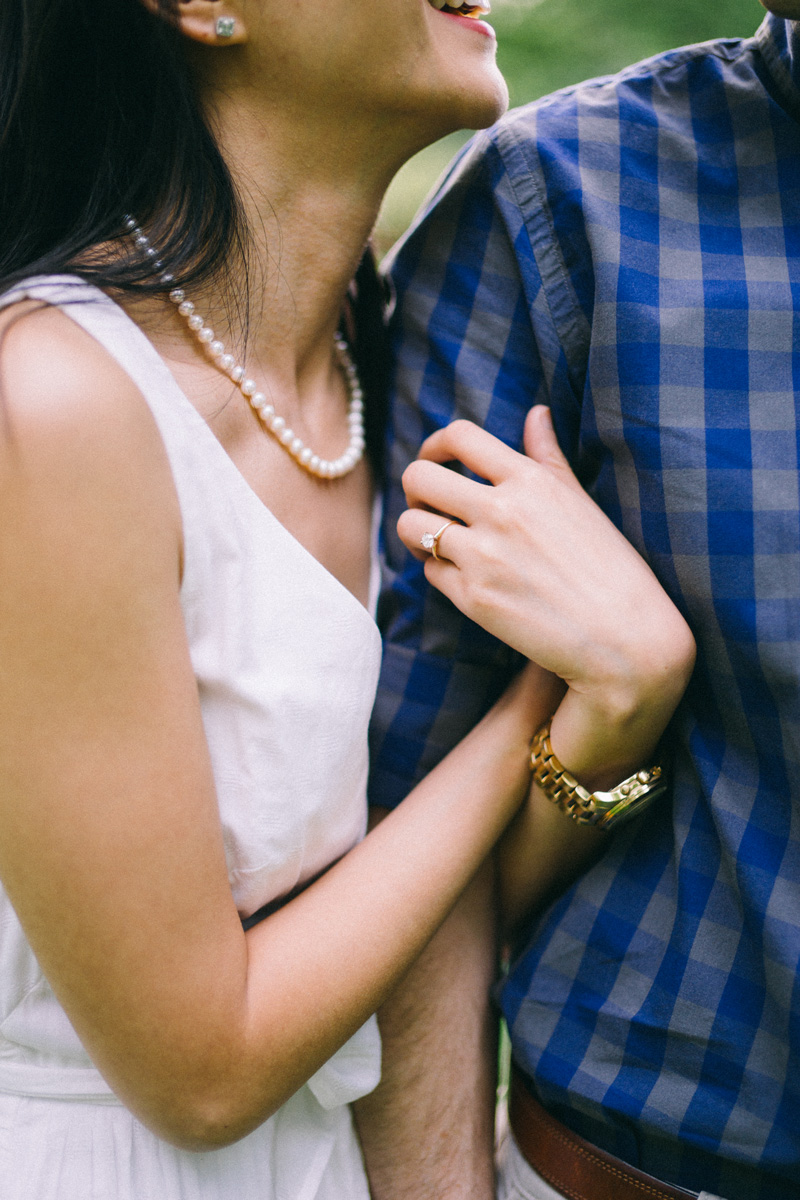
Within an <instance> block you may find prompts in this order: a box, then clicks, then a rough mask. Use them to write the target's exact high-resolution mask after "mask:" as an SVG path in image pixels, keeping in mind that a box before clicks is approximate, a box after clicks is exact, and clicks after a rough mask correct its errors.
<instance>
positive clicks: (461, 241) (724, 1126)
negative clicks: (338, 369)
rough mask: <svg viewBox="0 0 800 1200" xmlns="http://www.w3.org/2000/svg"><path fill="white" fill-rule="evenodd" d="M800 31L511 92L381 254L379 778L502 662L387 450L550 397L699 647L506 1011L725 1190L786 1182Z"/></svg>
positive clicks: (678, 1169) (797, 950) (797, 1046)
mask: <svg viewBox="0 0 800 1200" xmlns="http://www.w3.org/2000/svg"><path fill="white" fill-rule="evenodd" d="M798 55H800V37H798V35H797V32H796V30H794V27H793V26H792V25H791V24H790V23H788V22H784V21H783V20H779V19H777V18H775V17H768V18H767V20H766V21H765V23H764V25H763V26H762V27H761V29H760V30H759V32H758V34H757V35H756V37H755V39H753V40H746V41H739V40H737V41H721V42H714V43H708V44H705V45H702V46H693V47H689V48H688V49H683V50H678V51H675V52H673V53H669V54H666V55H662V56H660V57H658V58H655V59H652V60H650V61H648V62H645V63H643V64H641V65H639V66H636V67H633V68H631V69H629V70H626V71H624V72H622V74H620V75H618V76H616V77H614V78H607V79H600V80H594V81H590V82H589V83H586V84H583V85H581V86H579V87H576V88H571V89H568V90H566V91H563V92H560V93H558V94H556V95H555V96H552V97H550V98H548V99H546V100H543V101H541V102H538V103H536V104H534V105H532V106H529V107H528V108H525V109H522V110H520V111H518V112H516V113H512V114H510V115H509V116H508V117H507V118H505V119H504V120H502V121H501V122H500V124H499V125H498V126H496V127H495V128H494V129H493V130H491V131H490V132H489V133H488V134H485V135H479V136H478V138H477V139H476V140H475V141H474V142H473V144H472V146H471V148H469V149H468V150H467V151H466V152H465V153H464V154H462V156H461V158H460V160H459V161H458V162H457V164H456V165H455V167H454V168H453V169H452V170H451V173H450V175H449V177H448V178H447V179H446V181H445V183H444V185H443V186H442V188H441V190H440V192H439V194H438V196H437V197H436V199H435V203H434V205H433V206H432V207H431V208H430V209H429V211H428V212H427V214H426V215H425V216H424V217H423V219H422V220H421V221H420V222H419V223H418V224H417V225H416V227H415V228H414V229H413V230H412V232H411V235H410V237H409V238H408V239H407V240H406V242H405V245H404V247H403V248H402V250H401V252H400V254H399V256H398V257H397V259H396V261H395V262H394V263H393V267H392V275H393V279H394V284H395V287H396V289H397V310H396V315H395V318H394V337H395V341H396V349H397V355H398V363H399V367H398V371H399V381H398V387H397V393H398V394H397V397H396V408H395V413H394V417H393V447H392V456H393V457H392V465H391V473H392V479H393V485H392V487H391V489H390V495H389V500H388V512H387V521H386V528H385V538H386V550H387V559H388V574H389V586H388V589H387V592H386V593H385V594H384V597H383V600H382V606H381V607H382V613H381V616H382V621H383V625H384V629H385V633H386V638H387V649H386V658H385V664H384V670H383V676H382V684H381V688H380V692H379V700H378V707H377V710H376V717H375V726H374V750H375V760H374V761H375V765H374V774H373V780H372V798H373V800H374V801H375V802H376V803H379V804H393V803H396V802H397V801H398V800H400V799H401V798H402V797H403V795H405V793H406V792H407V791H408V789H409V787H410V785H411V784H412V782H413V781H415V780H416V779H417V778H419V777H420V775H422V774H423V773H424V772H425V771H426V770H428V769H430V767H431V766H432V765H433V764H434V763H435V762H436V761H437V760H438V759H439V758H440V757H441V756H442V754H443V753H445V751H446V750H447V749H448V748H449V747H450V746H451V745H452V744H453V743H454V742H455V741H456V740H457V739H458V738H459V736H461V734H462V733H463V732H464V731H465V730H466V729H467V728H468V727H469V726H471V725H472V724H473V723H474V721H475V719H476V717H477V716H478V715H479V713H480V712H482V711H483V710H484V709H485V708H486V706H487V705H488V704H489V702H490V700H491V699H492V698H493V697H494V696H495V695H496V694H497V693H498V692H499V691H500V690H501V689H502V687H503V685H504V683H505V682H506V681H507V679H508V677H509V674H510V673H511V672H512V671H513V670H514V669H515V662H514V656H513V655H512V654H510V653H509V652H508V651H506V650H505V649H504V648H503V647H500V646H499V645H497V644H496V643H495V642H494V641H493V640H492V639H491V638H489V637H488V636H487V635H485V634H483V633H482V632H481V631H479V630H477V629H476V627H475V626H473V625H471V624H470V623H469V622H467V621H466V620H465V619H464V618H463V617H461V616H460V614H458V613H457V612H456V611H455V609H453V608H452V607H451V606H450V605H449V604H448V602H446V601H445V600H443V599H442V597H440V596H439V595H438V594H436V593H435V592H433V591H431V590H430V589H428V588H427V587H426V585H425V582H424V578H423V575H422V571H421V568H420V566H419V564H418V563H417V562H415V561H414V560H413V559H412V558H411V557H410V556H409V555H407V554H406V553H405V552H404V550H403V547H402V546H401V544H400V543H399V541H398V539H397V537H396V535H395V533H394V523H395V521H396V518H397V515H398V513H399V512H400V511H401V509H402V508H403V497H402V493H401V490H400V488H399V483H398V481H399V476H400V473H401V471H402V469H403V467H404V465H405V464H406V463H407V462H408V461H409V460H410V459H411V458H413V457H414V455H415V453H416V451H417V448H418V446H419V444H420V442H421V441H422V439H423V438H424V437H425V436H426V435H427V434H428V433H430V432H431V431H432V430H433V429H435V428H437V427H438V426H441V425H443V424H446V423H447V422H449V421H450V420H451V419H452V418H453V417H454V416H466V417H469V418H472V419H473V420H475V421H478V422H480V423H481V424H483V425H485V426H486V428H487V429H489V430H490V431H491V432H492V433H494V434H496V435H497V436H499V437H501V438H504V439H505V440H506V441H508V442H509V443H511V444H512V445H514V446H517V447H518V446H520V444H521V439H522V424H523V419H524V416H525V414H526V412H527V411H528V409H529V408H530V407H531V405H532V404H535V403H540V402H542V401H544V402H545V403H548V404H550V405H551V407H552V410H553V414H554V419H555V423H556V428H557V431H558V433H559V437H560V440H561V443H562V446H563V447H564V448H565V450H566V451H567V453H568V454H569V456H570V458H571V461H572V462H573V464H574V466H575V468H576V470H577V472H578V474H579V476H580V478H581V479H582V481H583V482H584V484H585V485H586V486H587V487H588V488H589V490H590V491H591V494H592V495H593V496H594V497H595V498H596V499H597V501H598V503H599V504H600V505H601V506H602V507H603V508H604V509H605V511H606V512H607V513H609V514H610V516H611V517H612V519H613V520H614V521H615V522H616V523H617V524H618V525H619V527H620V528H621V529H622V530H623V531H624V533H625V534H626V535H627V537H628V538H629V539H630V541H631V542H632V543H633V544H634V546H636V547H637V549H638V550H639V551H640V552H641V553H642V554H643V555H644V556H645V557H646V558H647V560H648V562H649V563H650V564H651V565H652V567H653V569H654V571H655V572H656V574H657V575H658V577H659V579H660V580H661V582H662V584H663V586H664V587H665V588H666V589H667V591H668V592H669V593H670V595H671V596H672V597H673V599H674V600H675V602H676V603H677V604H678V606H679V607H680V608H681V610H682V611H683V612H684V614H685V615H686V617H687V618H688V620H689V623H690V625H691V627H692V629H693V630H694V632H695V634H696V636H697V640H698V644H699V661H698V665H697V669H696V671H695V674H694V677H693V680H692V683H691V685H690V688H689V691H688V693H687V695H686V697H685V700H684V702H683V703H682V705H681V707H680V709H679V711H678V714H677V716H676V719H675V721H674V722H673V727H672V737H673V741H674V788H673V800H672V803H671V804H665V805H664V806H663V807H661V808H660V809H657V810H652V809H651V810H650V811H649V812H648V813H647V814H646V815H645V816H644V817H643V818H642V819H640V820H638V821H636V822H634V823H633V826H632V827H629V828H627V829H625V830H623V831H622V832H621V833H620V834H618V835H617V836H616V837H615V838H614V839H613V840H612V841H611V842H610V844H609V847H608V849H607V851H606V852H605V854H604V856H603V857H602V859H601V860H600V861H599V863H598V864H597V865H596V866H595V867H594V868H593V869H592V870H591V871H590V872H589V873H588V875H586V876H585V878H584V879H583V880H582V881H580V882H579V883H578V884H577V885H575V886H574V887H573V888H572V889H571V890H570V891H569V892H568V893H567V894H566V895H565V896H564V897H562V898H561V899H560V900H559V901H558V902H556V904H555V905H554V906H553V907H552V908H551V909H550V910H549V911H547V912H546V913H545V914H544V916H543V917H542V918H541V919H540V921H539V923H538V925H537V926H536V928H535V929H531V930H530V938H529V940H528V942H527V944H526V945H525V946H523V947H522V949H521V953H520V954H519V957H518V958H517V959H516V961H515V963H514V965H513V967H512V970H511V974H510V976H509V979H508V982H507V984H506V985H505V987H504V988H503V992H502V1004H503V1009H504V1011H505V1014H506V1017H507V1019H508V1022H509V1026H510V1029H511V1035H512V1042H513V1048H514V1056H515V1060H516V1062H517V1063H518V1064H519V1066H520V1067H521V1068H522V1069H523V1071H524V1072H525V1073H526V1074H527V1075H528V1076H529V1078H530V1079H532V1080H533V1081H534V1082H535V1086H536V1088H537V1090H538V1092H539V1094H540V1096H541V1097H542V1099H543V1100H544V1102H545V1103H546V1105H547V1106H548V1107H549V1108H550V1109H551V1111H553V1112H554V1113H555V1114H556V1115H557V1116H558V1117H560V1118H561V1119H562V1120H563V1121H564V1122H566V1123H567V1124H568V1125H570V1126H571V1127H572V1128H573V1129H575V1130H576V1131H578V1132H579V1133H581V1134H583V1135H584V1136H585V1137H587V1138H589V1139H590V1140H591V1141H592V1142H594V1143H595V1144H597V1145H599V1146H602V1147H604V1148H605V1149H607V1150H608V1151H610V1152H611V1153H614V1154H616V1155H618V1156H620V1157H622V1158H624V1159H626V1160H627V1161H628V1162H631V1163H633V1164H635V1165H638V1166H639V1167H640V1168H641V1169H643V1170H645V1171H647V1172H649V1173H651V1174H653V1175H656V1176H658V1177H660V1178H662V1179H665V1180H669V1181H672V1182H673V1183H676V1184H678V1185H682V1186H684V1187H686V1188H689V1189H692V1190H695V1191H699V1190H701V1189H706V1190H708V1191H710V1192H713V1193H717V1194H719V1195H722V1196H724V1197H726V1198H727V1200H759V1198H761V1200H787V1198H789V1197H792V1198H797V1197H800V1062H798V1052H799V1051H800V977H799V976H798V959H799V958H800V700H799V699H798V680H799V679H800V516H799V513H798V509H799V505H798V395H800V125H798V120H800V61H798Z"/></svg>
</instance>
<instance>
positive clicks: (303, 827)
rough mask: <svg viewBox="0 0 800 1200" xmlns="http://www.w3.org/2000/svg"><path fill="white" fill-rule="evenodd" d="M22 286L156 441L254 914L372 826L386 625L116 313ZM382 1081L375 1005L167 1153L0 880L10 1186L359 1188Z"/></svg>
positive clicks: (97, 301)
mask: <svg viewBox="0 0 800 1200" xmlns="http://www.w3.org/2000/svg"><path fill="white" fill-rule="evenodd" d="M23 297H32V298H35V299H39V300H41V301H44V302H46V303H48V304H54V305H58V306H59V307H61V308H62V309H63V311H64V312H65V313H66V314H67V315H68V316H69V317H71V318H72V319H73V320H74V321H76V322H77V323H78V324H79V325H81V326H82V327H83V328H84V329H85V330H86V331H87V332H88V333H89V334H91V335H92V336H93V337H94V338H95V339H96V340H97V341H98V342H99V343H100V344H101V345H103V346H104V347H105V348H106V349H107V350H108V352H109V353H110V354H111V355H112V356H113V357H114V358H115V359H116V360H117V362H119V364H120V365H121V366H122V367H123V369H124V370H125V371H126V372H127V373H128V374H129V375H130V377H131V378H132V379H133V381H134V382H135V383H136V385H137V386H138V388H139V390H140V391H141V393H142V395H143V396H144V398H145V400H146V402H147V404H148V406H149V408H150V410H151V412H152V415H153V417H154V419H155V422H156V424H157V426H158V429H159V431H160V434H161V437H162V439H163V442H164V446H165V448H166V452H167V455H168V458H169V462H170V466H171V469H172V474H173V478H174V482H175V488H176V491H177V495H178V499H179V502H180V509H181V517H182V522H183V538H184V576H183V582H182V588H181V603H182V606H183V615H184V619H185V623H186V630H187V635H188V642H189V649H190V653H191V658H192V663H193V666H194V671H195V675H196V677H197V683H198V689H199V695H200V701H201V706H202V713H203V722H204V726H205V731H206V736H207V738H208V744H209V748H210V753H211V761H212V766H213V771H214V779H215V782H216V788H217V796H218V800H219V809H220V818H221V822H222V827H223V833H224V841H225V850H226V855H227V863H228V872H229V878H230V885H231V889H232V892H233V896H234V899H235V901H236V905H237V907H238V909H239V912H240V914H241V916H242V917H243V918H244V917H247V916H250V915H251V914H252V913H254V912H256V911H257V910H258V909H259V908H261V907H262V906H263V905H265V904H267V903H269V902H270V901H272V900H275V899H278V898H280V897H282V896H285V895H287V894H288V893H289V892H291V891H292V889H294V888H296V887H298V886H299V885H301V884H303V883H304V882H306V881H307V880H310V879H312V878H313V877H314V876H315V875H316V874H317V873H318V872H319V871H320V870H322V869H323V868H324V867H326V866H327V865H328V864H329V863H331V862H332V861H333V860H335V859H336V858H338V857H339V856H340V855H342V854H344V853H345V852H346V851H347V850H349V849H350V848H351V847H352V846H354V845H355V844H356V843H357V842H358V841H359V840H360V838H362V837H363V835H364V832H365V828H366V812H367V810H366V776H367V724H368V720H369V714H370V709H371V707H372V702H373V698H374V694H375V687H376V684H377V677H378V669H379V665H380V637H379V635H378V631H377V627H376V625H375V622H374V620H373V618H372V616H371V615H370V612H368V611H367V609H365V608H364V607H363V606H362V605H361V604H359V602H358V601H357V600H356V599H355V597H354V596H352V595H351V594H350V592H349V591H347V589H346V588H344V587H343V586H342V585H341V584H340V583H339V581H338V580H337V579H335V578H334V577H333V576H332V575H330V574H329V573H328V572H327V571H326V570H325V568H324V567H323V566H321V564H320V563H319V562H317V560H316V559H315V558H313V556H312V555H311V554H309V553H308V552H307V551H306V550H305V549H304V547H303V546H301V545H300V543H299V542H297V541H296V540H295V538H293V537H292V536H291V534H289V533H288V531H287V530H286V529H285V528H284V527H283V526H282V525H281V524H280V523H279V522H278V521H277V520H276V518H275V517H274V516H273V515H272V514H271V513H270V512H269V510H268V509H267V508H265V507H264V505H263V504H262V503H261V501H260V500H259V499H258V497H257V496H256V495H255V493H254V492H253V491H252V490H251V488H250V487H249V485H248V484H247V482H246V481H245V479H244V478H243V476H242V475H241V474H240V473H239V471H238V470H237V468H236V467H235V466H234V464H233V462H232V460H231V459H230V458H229V457H228V455H227V454H226V452H225V451H224V450H223V448H222V446H221V445H220V443H219V442H218V441H217V439H216V438H215V437H214V435H213V433H212V432H211V431H210V430H209V428H208V427H207V426H206V424H205V422H204V421H203V420H202V418H201V417H200V416H199V414H198V413H197V412H196V410H195V409H194V408H193V407H192V405H191V404H190V403H189V401H188V400H187V399H186V397H185V396H184V395H183V394H182V392H181V391H180V389H179V388H178V386H177V384H176V382H175V380H174V379H173V377H172V375H171V374H170V372H169V371H168V369H167V367H166V365H165V364H164V362H163V361H162V360H161V358H160V357H159V356H158V354H157V353H156V352H155V350H154V348H153V347H152V345H151V344H150V342H149V341H148V340H147V338H146V337H145V336H144V335H143V334H142V332H141V331H140V330H139V329H138V328H137V326H136V325H135V324H134V323H133V322H132V321H131V320H130V319H129V318H128V317H127V316H126V315H125V313H124V312H123V311H122V309H121V308H119V307H118V306H117V305H116V304H114V303H113V301H111V300H110V299H109V298H108V297H106V296H105V295H104V294H103V293H102V292H99V291H97V290H96V289H94V288H91V287H89V286H88V285H87V284H84V283H82V282H80V281H78V280H76V279H74V278H71V277H67V276H64V277H48V278H39V279H35V280H30V281H28V282H27V283H26V284H24V285H22V286H21V287H18V288H16V289H15V290H14V291H13V292H11V293H9V294H7V295H6V296H5V297H3V299H2V300H0V306H5V305H8V304H10V303H12V302H14V301H16V300H18V299H21V298H23ZM374 574H375V575H376V574H377V568H376V570H375V572H374ZM376 586H377V580H376V579H373V589H372V591H373V599H374V596H375V592H376ZM53 920H55V921H57V920H58V914H57V913H54V914H53ZM379 1077H380V1040H379V1036H378V1030H377V1023H376V1021H375V1018H374V1017H372V1018H371V1019H370V1020H369V1021H368V1022H367V1023H366V1025H364V1026H363V1027H362V1028H361V1029H360V1030H359V1031H358V1033H356V1034H355V1036H354V1037H353V1038H351V1040H350V1041H349V1042H348V1043H347V1044H346V1045H345V1046H344V1047H342V1049H341V1050H340V1051H339V1052H338V1053H337V1054H335V1055H334V1056H333V1058H332V1059H331V1060H330V1061H329V1062H328V1063H326V1064H325V1065H324V1066H323V1067H322V1068H321V1069H320V1070H319V1071H318V1072H317V1074H316V1075H315V1076H314V1077H313V1078H312V1079H311V1080H310V1081H309V1083H308V1084H307V1085H306V1086H304V1087H302V1088H301V1089H300V1090H299V1091H298V1092H297V1093H296V1094H295V1095H294V1096H293V1097H292V1098H291V1099H290V1100H289V1101H288V1103H286V1104H285V1105H284V1106H283V1108H281V1109H280V1110H279V1112H277V1113H276V1114H275V1116H274V1117H272V1118H271V1119H270V1120H268V1121H266V1122H265V1123H264V1124H263V1125H262V1126H261V1127H260V1128H258V1129H256V1130H255V1131H254V1132H253V1133H251V1134H249V1135H248V1136H247V1137H246V1138H243V1139H242V1140H241V1141H239V1142H237V1143H236V1144H234V1145H233V1146H229V1147H226V1148H224V1149H221V1150H212V1151H208V1152H205V1153H193V1152H189V1151H182V1150H178V1149H176V1148H175V1147H173V1146H171V1145H169V1144H167V1143H166V1142H163V1141H161V1140H160V1139H159V1138H157V1137H156V1136H155V1135H154V1134H152V1133H151V1132H150V1131H149V1130H148V1129H146V1128H145V1127H144V1126H142V1125H141V1124H140V1123H139V1122H138V1121H137V1120H136V1118H135V1117H133V1116H132V1115H131V1114H130V1113H129V1112H128V1110H127V1109H126V1108H125V1107H124V1106H123V1105H122V1104H121V1103H120V1102H119V1101H118V1100H117V1098H116V1097H115V1096H114V1094H113V1093H112V1091H111V1089H110V1088H109V1087H108V1085H107V1084H106V1082H105V1080H104V1079H103V1078H102V1076H101V1075H100V1074H99V1072H98V1071H97V1070H96V1069H95V1068H94V1066H93V1065H92V1063H91V1060H90V1059H89V1057H88V1055H87V1054H86V1052H85V1050H84V1049H83V1047H82V1045H81V1043H80V1041H79V1040H78V1038H77V1035H76V1034H75V1032H74V1030H73V1028H72V1026H71V1024H70V1022H69V1020H68V1018H67V1016H66V1014H65V1013H64V1011H63V1009H62V1008H61V1007H60V1005H59V1004H58V1002H57V1000H56V999H55V997H54V995H53V993H52V991H51V990H50V987H49V985H48V983H47V981H46V980H45V979H44V977H43V975H42V973H41V971H40V969H39V965H38V963H37V961H36V959H35V957H34V955H33V953H32V951H31V949H30V946H29V945H28V942H27V940H26V938H25V935H24V933H23V931H22V929H21V927H20V925H19V922H18V921H17V918H16V915H15V913H14V911H13V909H12V907H11V905H10V903H9V901H8V899H7V897H6V896H5V893H4V892H2V891H0V1197H2V1200H368V1188H367V1183H366V1178H365V1174H364V1168H363V1163H362V1159H361V1153H360V1149H359V1146H358V1142H357V1140H356V1137H355V1134H354V1131H353V1125H352V1119H351V1113H350V1108H349V1104H350V1102H351V1101H352V1100H354V1099H356V1098H358V1097H359V1096H362V1095H365V1094H366V1093H367V1092H369V1091H371V1090H372V1088H374V1087H375V1085H376V1084H377V1082H378V1079H379Z"/></svg>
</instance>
